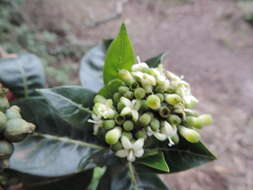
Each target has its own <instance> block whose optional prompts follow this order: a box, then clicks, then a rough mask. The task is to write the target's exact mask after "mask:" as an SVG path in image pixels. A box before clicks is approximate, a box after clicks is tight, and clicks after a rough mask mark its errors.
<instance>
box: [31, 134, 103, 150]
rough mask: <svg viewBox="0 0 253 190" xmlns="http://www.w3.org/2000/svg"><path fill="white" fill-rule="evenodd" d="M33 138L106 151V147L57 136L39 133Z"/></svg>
mask: <svg viewBox="0 0 253 190" xmlns="http://www.w3.org/2000/svg"><path fill="white" fill-rule="evenodd" d="M33 136H37V137H45V138H48V139H52V140H57V141H62V142H67V143H73V144H77V145H81V146H86V147H90V148H94V149H99V150H104V149H106V147H103V146H99V145H95V144H91V143H87V142H84V141H78V140H73V139H68V138H66V137H57V136H53V135H46V134H41V133H34V134H33Z"/></svg>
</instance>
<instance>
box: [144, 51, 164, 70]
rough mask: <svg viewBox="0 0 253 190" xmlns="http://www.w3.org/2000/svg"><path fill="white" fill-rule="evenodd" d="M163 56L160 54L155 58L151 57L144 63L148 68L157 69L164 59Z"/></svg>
mask: <svg viewBox="0 0 253 190" xmlns="http://www.w3.org/2000/svg"><path fill="white" fill-rule="evenodd" d="M164 56H165V54H164V53H161V54H159V55H158V56H155V57H151V58H149V59H148V60H146V61H145V62H146V63H147V64H148V65H149V66H150V67H158V66H159V65H160V64H161V63H162V61H163V58H164Z"/></svg>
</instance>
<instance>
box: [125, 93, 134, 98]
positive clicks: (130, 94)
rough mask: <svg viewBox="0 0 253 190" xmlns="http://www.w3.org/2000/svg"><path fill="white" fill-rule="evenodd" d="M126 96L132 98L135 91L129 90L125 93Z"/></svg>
mask: <svg viewBox="0 0 253 190" xmlns="http://www.w3.org/2000/svg"><path fill="white" fill-rule="evenodd" d="M124 97H126V98H127V99H130V100H131V99H132V98H133V97H134V93H133V92H131V91H128V92H126V93H125V94H124Z"/></svg>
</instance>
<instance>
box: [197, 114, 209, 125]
mask: <svg viewBox="0 0 253 190" xmlns="http://www.w3.org/2000/svg"><path fill="white" fill-rule="evenodd" d="M197 120H199V122H200V123H201V125H202V126H206V125H210V124H212V122H213V118H212V116H211V115H209V114H202V115H200V116H198V117H197Z"/></svg>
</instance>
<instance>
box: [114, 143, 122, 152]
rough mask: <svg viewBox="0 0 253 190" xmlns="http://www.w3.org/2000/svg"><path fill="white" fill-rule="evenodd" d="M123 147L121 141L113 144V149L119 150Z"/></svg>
mask: <svg viewBox="0 0 253 190" xmlns="http://www.w3.org/2000/svg"><path fill="white" fill-rule="evenodd" d="M122 148H123V146H122V144H121V143H120V142H117V143H116V144H114V145H112V150H114V151H118V150H121V149H122Z"/></svg>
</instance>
